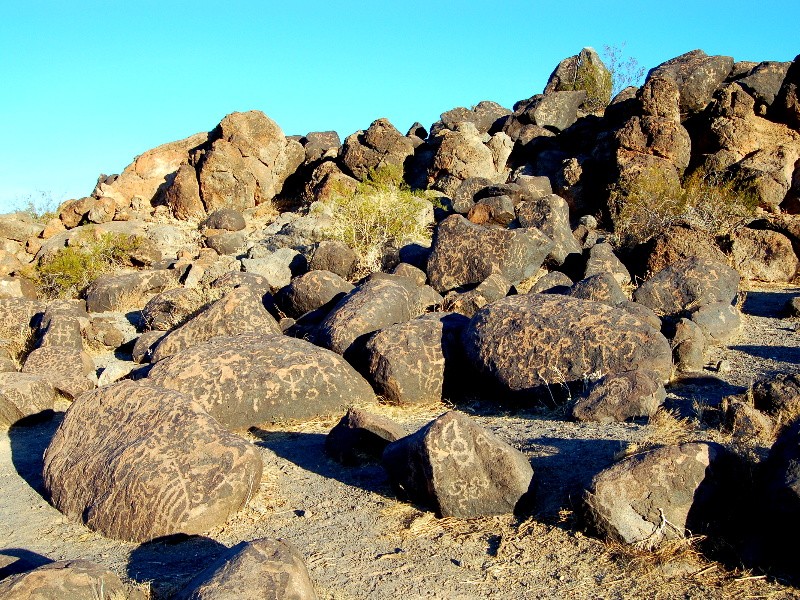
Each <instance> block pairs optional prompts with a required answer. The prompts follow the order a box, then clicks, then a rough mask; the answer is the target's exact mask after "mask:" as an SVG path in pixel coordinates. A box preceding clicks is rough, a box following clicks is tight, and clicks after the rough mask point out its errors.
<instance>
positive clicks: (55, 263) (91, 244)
mask: <svg viewBox="0 0 800 600" xmlns="http://www.w3.org/2000/svg"><path fill="white" fill-rule="evenodd" d="M138 244H139V240H138V239H137V238H136V237H134V236H128V235H119V234H112V233H104V234H102V235H99V236H91V235H87V236H82V237H80V238H79V239H76V240H73V242H72V243H71V244H70V246H68V247H66V248H62V249H60V250H58V251H57V252H55V253H54V254H53V255H51V256H49V257H46V258H43V259H42V260H41V261H40V262H39V264H38V265H36V267H35V268H34V269H33V271H32V273H31V274H30V275H31V276H32V278H33V279H34V280H35V281H36V283H37V284H38V285H39V288H40V290H41V292H42V294H43V295H45V296H46V297H48V298H77V297H78V296H79V295H80V293H81V292H82V291H83V290H84V289H85V288H86V286H88V285H89V284H90V283H91V282H92V281H94V280H95V279H97V278H98V277H99V276H100V275H103V274H104V273H108V272H111V271H114V270H117V269H118V268H120V267H122V266H123V265H126V264H128V261H129V256H130V253H131V252H132V251H134V250H135V249H136V247H137V246H138Z"/></svg>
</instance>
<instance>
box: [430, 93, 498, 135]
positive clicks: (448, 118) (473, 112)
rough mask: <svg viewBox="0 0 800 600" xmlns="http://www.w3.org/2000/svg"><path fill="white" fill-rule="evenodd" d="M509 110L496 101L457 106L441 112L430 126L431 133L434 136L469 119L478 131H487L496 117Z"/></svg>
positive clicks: (452, 128)
mask: <svg viewBox="0 0 800 600" xmlns="http://www.w3.org/2000/svg"><path fill="white" fill-rule="evenodd" d="M510 114H511V111H510V110H508V109H507V108H503V107H502V106H500V105H499V104H497V103H496V102H491V101H487V100H482V101H481V102H478V104H476V105H475V106H473V107H472V108H464V107H463V106H459V107H457V108H454V109H452V110H448V111H447V112H445V113H442V114H441V116H440V118H439V121H438V122H436V123H434V124H433V125H432V126H431V135H432V136H435V135H437V134H438V133H439V132H441V131H442V130H443V129H450V130H454V129H455V128H456V126H457V125H458V124H459V123H462V122H464V121H469V122H470V123H472V124H473V125H475V129H477V130H478V133H488V132H489V130H490V129H492V126H493V125H494V124H495V123H496V122H497V120H498V119H502V118H503V117H505V116H506V115H510Z"/></svg>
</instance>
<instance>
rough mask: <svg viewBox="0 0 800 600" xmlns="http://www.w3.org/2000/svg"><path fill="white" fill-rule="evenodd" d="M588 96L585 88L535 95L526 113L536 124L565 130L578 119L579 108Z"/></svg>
mask: <svg viewBox="0 0 800 600" xmlns="http://www.w3.org/2000/svg"><path fill="white" fill-rule="evenodd" d="M587 97H588V96H587V94H586V92H585V91H583V90H578V91H569V92H552V93H549V94H544V95H543V96H538V97H535V99H534V100H533V101H532V102H531V103H530V104H529V105H528V107H527V108H526V109H525V113H524V114H525V117H527V119H529V120H530V122H531V123H533V124H534V125H538V126H539V127H545V128H547V129H554V130H556V131H564V130H565V129H567V128H568V127H569V126H570V125H573V124H574V123H575V121H577V120H578V108H580V106H581V105H582V104H583V103H584V102H586V99H587Z"/></svg>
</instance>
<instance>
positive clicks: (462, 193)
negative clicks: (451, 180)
mask: <svg viewBox="0 0 800 600" xmlns="http://www.w3.org/2000/svg"><path fill="white" fill-rule="evenodd" d="M491 184H492V181H491V179H487V178H486V177H468V178H467V179H465V180H464V181H462V182H461V184H460V185H459V186H458V188H457V189H456V190H455V193H454V194H453V199H452V201H451V204H452V206H453V210H454V211H455V212H457V213H460V214H462V215H466V214H467V213H468V212H469V211H470V209H471V208H472V207H473V206H474V205H475V195H476V194H477V193H478V192H479V191H481V190H482V189H484V188H485V187H486V186H488V185H491Z"/></svg>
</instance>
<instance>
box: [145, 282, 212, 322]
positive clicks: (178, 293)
mask: <svg viewBox="0 0 800 600" xmlns="http://www.w3.org/2000/svg"><path fill="white" fill-rule="evenodd" d="M201 306H202V298H201V295H200V293H199V292H198V291H197V290H194V289H188V288H184V287H177V288H173V289H171V290H167V291H165V292H161V293H160V294H156V295H155V296H153V297H152V298H150V300H148V301H147V304H145V305H144V308H142V311H141V314H142V321H143V322H144V324H145V325H146V326H147V327H148V328H149V329H155V330H158V331H169V330H170V329H173V328H175V327H177V326H178V325H181V324H182V323H184V322H185V321H186V320H187V319H188V318H189V317H190V316H191V315H192V313H194V312H195V311H197V310H198V309H199V308H200V307H201Z"/></svg>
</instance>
